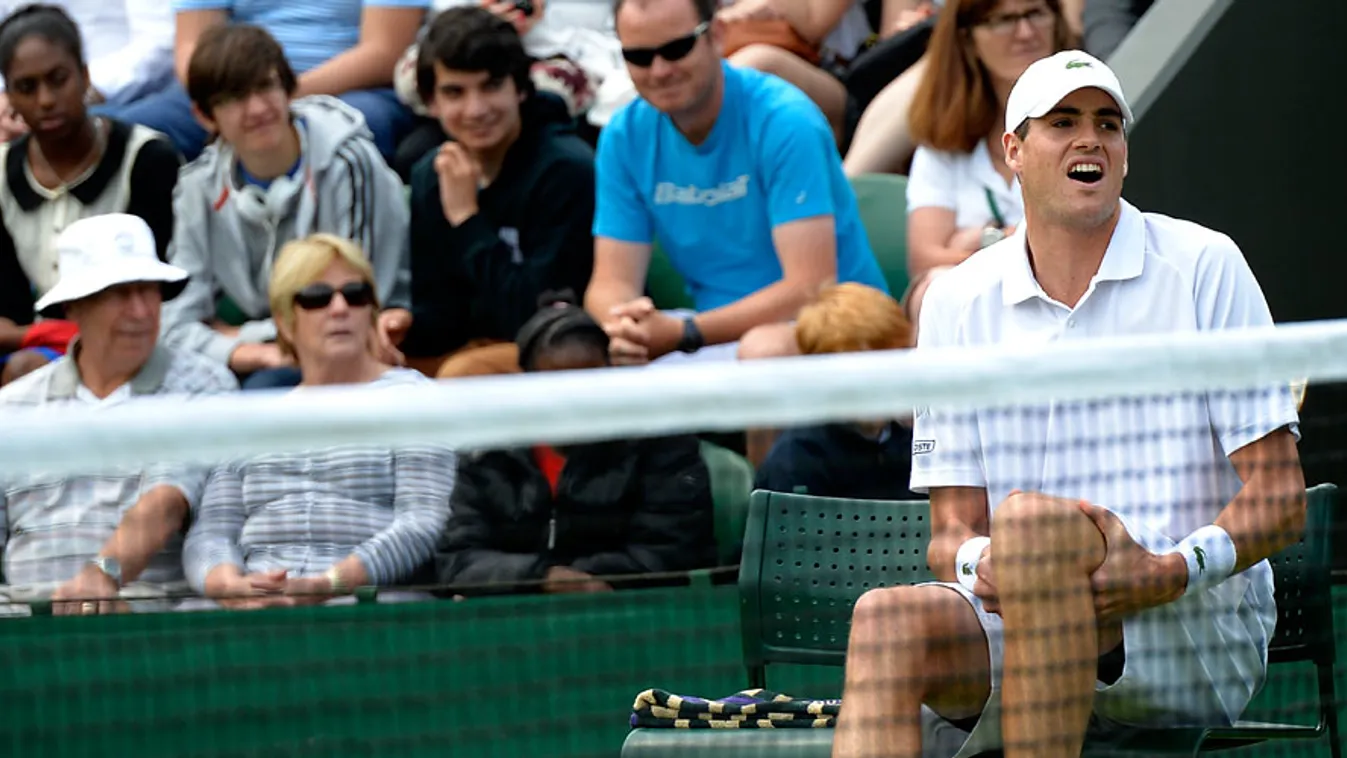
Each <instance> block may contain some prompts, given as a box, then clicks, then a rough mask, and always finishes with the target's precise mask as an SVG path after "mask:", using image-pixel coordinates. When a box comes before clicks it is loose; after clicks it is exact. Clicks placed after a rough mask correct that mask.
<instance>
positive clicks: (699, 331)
mask: <svg viewBox="0 0 1347 758" xmlns="http://www.w3.org/2000/svg"><path fill="white" fill-rule="evenodd" d="M715 10H716V3H715V0H623V1H622V2H620V3H619V5H618V7H617V11H616V26H617V34H618V37H619V39H620V40H621V42H622V53H623V57H624V58H625V59H626V63H627V70H628V71H629V73H630V74H631V78H632V81H633V83H634V84H635V86H636V89H637V92H638V93H639V94H640V98H639V99H637V100H636V101H634V102H633V103H631V104H630V105H629V106H627V107H626V108H625V109H623V110H622V111H621V112H619V113H618V114H617V115H616V116H615V117H614V118H613V120H612V121H611V122H610V123H609V125H608V126H607V127H606V128H605V129H604V131H603V133H602V134H601V135H600V138H599V150H598V159H597V165H596V173H597V178H596V182H597V198H596V212H595V218H594V236H595V247H594V273H593V277H592V279H591V281H590V285H589V288H588V289H587V291H586V293H585V307H586V308H587V309H588V310H589V311H590V312H591V313H592V314H593V315H594V316H595V317H596V318H597V319H599V321H600V323H602V324H603V325H604V327H605V329H606V330H607V331H608V332H609V334H610V335H611V336H612V342H611V352H612V358H613V362H614V363H619V364H639V363H646V362H650V361H654V360H657V359H661V358H665V357H669V356H674V355H677V354H679V353H695V354H697V356H698V357H712V356H724V357H733V356H734V355H736V354H737V356H738V357H739V358H758V357H768V356H784V355H791V354H794V353H796V352H797V350H798V348H797V347H796V345H795V338H794V328H793V326H792V325H791V321H792V320H793V319H794V318H795V314H796V312H797V311H798V310H799V309H800V308H801V307H802V306H803V305H805V304H806V303H807V302H809V301H810V300H811V299H812V298H813V297H814V296H815V295H816V294H817V293H818V292H819V290H820V288H821V287H822V286H823V285H825V284H827V283H829V282H832V281H843V282H859V283H862V284H867V285H870V286H871V287H875V288H877V289H880V290H883V291H887V286H886V284H885V281H884V278H883V276H882V274H881V273H880V269H879V266H878V264H877V263H876V262H875V259H874V254H873V253H872V252H871V250H870V245H869V242H868V240H867V238H866V233H865V229H864V228H863V227H862V226H861V222H860V215H859V212H858V210H857V206H856V199H855V197H854V195H853V194H852V191H851V186H850V184H849V183H848V182H847V179H846V177H845V176H844V175H843V173H842V166H841V161H840V159H839V157H838V155H837V148H836V147H835V144H834V140H833V134H832V130H831V129H830V127H829V126H828V122H827V120H826V119H825V118H824V116H823V114H822V113H821V112H820V111H819V110H818V107H817V106H816V105H814V103H813V102H812V101H811V100H810V99H809V98H808V97H807V96H806V95H805V94H804V93H803V92H801V91H800V90H799V89H797V88H795V87H794V86H793V85H791V84H788V83H787V82H785V81H783V80H781V79H778V78H776V77H773V76H770V75H768V74H763V73H759V72H756V71H751V70H747V69H739V68H735V67H733V66H730V65H729V64H727V63H724V62H723V61H721V59H720V55H719V46H720V42H719V40H720V35H721V27H720V24H719V22H717V21H715V20H713V19H714V13H715ZM656 240H658V241H659V245H660V247H661V249H663V250H664V251H665V253H666V254H667V255H668V257H669V259H670V261H671V262H672V264H673V267H674V268H675V269H677V271H678V273H679V274H680V275H682V277H683V279H684V280H685V281H686V282H687V284H688V289H689V294H690V295H691V296H692V299H693V301H694V303H695V305H696V313H695V314H680V313H665V312H661V311H659V310H657V309H656V308H655V307H654V305H653V304H652V303H651V301H650V299H649V298H646V297H642V292H643V290H644V286H645V277H646V273H647V269H648V266H649V262H650V257H651V248H652V244H653V243H654V242H655V241H656Z"/></svg>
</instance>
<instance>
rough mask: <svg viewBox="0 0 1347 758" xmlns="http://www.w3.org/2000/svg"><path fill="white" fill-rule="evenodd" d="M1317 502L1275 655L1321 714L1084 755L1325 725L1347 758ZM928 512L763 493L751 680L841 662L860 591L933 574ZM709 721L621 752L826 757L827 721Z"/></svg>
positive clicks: (752, 554) (1088, 749)
mask: <svg viewBox="0 0 1347 758" xmlns="http://www.w3.org/2000/svg"><path fill="white" fill-rule="evenodd" d="M1308 501H1309V505H1308V516H1307V519H1306V524H1305V536H1304V538H1303V539H1302V540H1301V541H1300V542H1299V543H1297V544H1296V545H1292V546H1291V547H1289V548H1287V549H1286V550H1284V551H1282V552H1281V553H1279V554H1278V555H1277V556H1275V557H1274V558H1273V559H1272V565H1273V569H1274V571H1275V573H1276V592H1277V611H1278V623H1277V633H1276V636H1275V637H1274V639H1273V640H1272V645H1271V647H1270V650H1269V654H1268V658H1269V663H1270V664H1280V663H1292V662H1301V661H1311V662H1313V663H1314V664H1315V666H1316V669H1317V672H1318V685H1319V723H1317V724H1315V725H1313V726H1306V725H1294V724H1270V723H1257V722H1239V723H1237V724H1235V725H1234V726H1233V727H1230V728H1219V729H1215V728H1178V729H1138V730H1133V731H1128V732H1126V733H1124V734H1122V735H1120V736H1119V737H1117V738H1115V739H1113V740H1112V741H1108V742H1104V741H1091V742H1090V743H1088V744H1087V745H1086V746H1085V751H1084V753H1083V755H1085V756H1091V757H1092V758H1093V757H1095V756H1099V757H1102V756H1110V757H1112V758H1122V757H1123V756H1136V757H1137V758H1140V757H1141V756H1154V755H1187V756H1195V755H1197V754H1199V753H1200V752H1208V751H1214V750H1222V749H1227V748H1234V747H1240V746H1245V745H1251V744H1255V743H1258V742H1264V741H1270V740H1291V739H1296V740H1311V739H1318V738H1320V737H1323V736H1325V735H1327V736H1328V737H1329V739H1330V741H1331V742H1330V749H1331V753H1332V756H1333V758H1341V740H1340V737H1339V733H1338V722H1337V712H1336V710H1335V709H1336V704H1337V696H1336V691H1335V688H1334V683H1333V663H1334V660H1335V657H1334V656H1335V650H1334V646H1333V640H1334V630H1333V609H1332V602H1331V585H1330V581H1329V578H1330V570H1331V566H1332V559H1331V543H1330V537H1331V533H1332V518H1333V511H1334V510H1335V508H1336V506H1337V487H1336V486H1334V485H1331V484H1325V485H1319V486H1317V487H1314V488H1312V489H1311V490H1309V492H1308ZM929 519H930V515H929V505H928V504H927V503H926V502H924V501H917V502H883V501H868V500H844V499H838V498H822V497H811V496H809V495H800V494H785V493H775V492H764V491H757V492H754V493H753V497H752V502H751V505H750V508H749V520H748V529H747V532H746V536H745V542H744V557H743V560H742V562H741V563H740V567H739V598H740V617H741V625H742V626H741V629H742V632H741V633H742V641H743V648H744V662H745V665H746V667H747V669H748V680H749V685H750V686H751V687H763V686H765V685H766V666H767V664H769V663H804V664H820V665H836V666H840V665H842V664H843V663H844V660H845V654H846V644H847V636H848V633H849V630H850V622H851V609H852V606H853V605H854V603H855V601H856V598H858V597H860V595H861V593H863V592H865V591H866V590H868V589H871V588H873V587H883V586H892V585H895V584H910V583H913V582H917V581H925V580H926V579H928V578H929V576H930V575H929V573H928V569H927V568H926V543H927V542H928V540H929V536H930V535H929ZM709 731H710V730H708V731H697V732H692V731H691V730H682V729H635V730H633V731H632V732H631V733H630V734H628V736H627V740H626V742H625V743H624V744H623V747H622V756H623V758H656V757H660V758H662V757H664V756H670V757H671V758H691V756H695V755H706V756H712V755H715V756H745V755H763V756H767V755H790V756H798V758H815V757H817V758H825V757H826V756H827V755H828V754H829V752H830V751H831V747H832V733H831V730H827V729H798V730H784V729H783V730H777V731H773V730H764V731H763V732H761V733H760V732H757V731H749V730H745V731H744V732H738V731H736V730H729V731H726V730H714V731H713V732H710V733H708V732H709Z"/></svg>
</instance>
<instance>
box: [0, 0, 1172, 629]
mask: <svg viewBox="0 0 1347 758" xmlns="http://www.w3.org/2000/svg"><path fill="white" fill-rule="evenodd" d="M1147 5H1149V3H1141V2H1132V3H1117V2H1106V1H1105V0H944V2H939V1H938V0H885V1H884V2H882V3H881V4H876V3H874V2H864V1H863V0H737V1H736V2H734V3H733V4H724V3H720V2H717V0H618V2H616V3H615V4H614V3H612V2H611V1H610V0H499V1H497V0H482V2H480V3H476V2H470V1H468V0H434V1H433V2H432V0H292V2H288V3H272V2H259V1H258V0H173V3H172V4H171V7H170V6H169V5H168V4H166V3H162V2H160V3H150V2H133V1H132V0H126V1H125V2H112V3H107V2H102V3H98V4H95V3H93V2H89V1H88V0H69V1H68V2H62V3H57V4H54V5H53V4H33V5H24V6H21V7H13V8H10V7H6V6H4V5H2V4H0V9H3V10H4V11H6V12H7V16H6V17H5V18H4V21H3V23H0V74H2V75H3V78H4V92H3V93H2V94H0V139H2V140H3V142H0V361H3V375H2V376H0V384H3V385H4V387H3V390H0V404H4V405H7V406H41V405H54V404H83V405H86V406H88V407H90V408H94V407H100V406H106V405H109V404H115V403H121V402H126V401H130V400H132V399H134V398H135V397H138V396H144V395H157V394H203V393H217V392H231V391H236V390H238V389H242V390H256V389H272V390H279V389H290V390H292V391H299V392H302V391H304V389H305V388H308V387H314V386H322V385H330V384H352V383H366V384H369V385H370V391H380V390H387V389H390V388H397V387H400V386H406V385H407V384H409V383H418V382H424V381H429V380H430V379H441V380H453V379H457V378H462V377H468V376H481V375H499V374H512V373H518V372H536V371H562V370H575V369H598V368H602V367H606V366H610V365H646V366H649V367H650V370H657V369H658V367H660V366H664V365H670V364H674V363H677V362H679V361H689V360H700V361H715V360H754V359H763V358H780V357H789V356H794V355H800V354H819V353H835V352H853V351H862V350H895V349H904V348H908V347H911V346H912V345H913V344H915V338H916V335H915V328H914V326H913V325H914V324H915V323H917V312H918V310H919V308H920V302H921V296H922V293H923V292H924V288H925V286H926V285H927V284H928V283H929V282H930V281H931V279H932V278H934V277H936V276H939V275H940V273H941V272H942V271H944V270H946V269H948V268H949V267H951V266H954V265H956V264H958V263H959V262H961V261H962V260H963V259H965V258H967V257H968V256H969V255H971V254H972V253H973V252H975V251H976V250H978V249H979V248H980V247H983V246H985V245H987V244H989V243H990V242H992V241H995V240H997V239H1000V238H1001V237H1002V236H1004V235H1006V234H1008V233H1010V232H1011V231H1013V229H1014V228H1015V226H1016V225H1017V224H1018V223H1020V221H1021V218H1022V214H1023V211H1022V208H1021V200H1020V192H1019V188H1018V185H1017V183H1016V180H1015V178H1014V176H1012V175H1011V173H1010V170H1009V169H1008V168H1007V167H1006V165H1005V161H1004V160H1003V158H1002V155H1001V141H1000V138H999V135H1000V129H999V127H998V126H997V124H999V123H1000V122H1001V121H1002V120H1003V113H1004V109H1005V101H1006V97H1007V95H1008V92H1009V89H1010V87H1011V85H1012V84H1013V83H1014V82H1015V80H1016V78H1017V77H1018V76H1019V75H1020V74H1021V73H1022V72H1023V71H1024V70H1025V69H1026V68H1027V67H1028V66H1029V64H1031V63H1032V62H1033V61H1035V60H1037V59H1040V58H1043V57H1046V56H1048V55H1051V54H1052V53H1054V52H1057V51H1060V50H1063V49H1067V48H1069V47H1073V46H1078V45H1079V44H1080V39H1081V34H1082V32H1083V33H1084V34H1085V42H1086V45H1087V46H1089V45H1091V44H1097V45H1099V46H1100V49H1101V50H1106V49H1111V48H1112V46H1116V44H1117V41H1118V39H1119V38H1120V36H1121V34H1120V31H1119V30H1123V31H1124V32H1125V28H1126V25H1127V24H1128V23H1134V22H1135V19H1136V18H1137V17H1138V16H1139V14H1140V13H1142V12H1144V6H1147ZM1123 6H1126V7H1125V8H1124V7H1123ZM1129 14H1130V15H1129ZM1096 39H1097V40H1098V42H1092V40H1096ZM877 71H878V72H879V73H878V76H879V79H878V81H879V83H880V84H881V85H882V86H881V87H877V88H876V89H878V92H877V94H873V97H866V98H862V99H858V98H857V96H856V92H857V91H858V90H857V89H856V88H855V87H853V86H852V77H853V76H854V77H856V81H860V78H861V77H862V76H864V77H868V80H870V81H875V80H874V77H875V76H876V72H877ZM856 86H857V87H859V86H860V85H856ZM862 100H863V101H862ZM871 172H896V173H905V174H907V175H908V176H909V177H910V178H909V182H908V185H907V188H908V189H907V193H908V198H907V213H908V214H909V241H908V243H909V244H908V259H909V260H908V264H909V274H910V276H911V280H912V286H911V287H910V288H909V290H908V291H907V292H901V291H890V285H889V283H888V282H887V281H886V280H885V277H884V275H883V273H882V272H881V269H880V267H879V265H878V264H877V262H876V257H875V254H874V251H873V250H872V248H871V241H870V239H869V237H868V236H867V231H866V229H865V227H864V226H863V225H862V222H861V218H860V214H859V210H858V205H857V200H856V197H855V195H854V193H853V190H852V185H851V179H852V178H854V177H855V176H857V175H858V174H861V173H871ZM656 255H660V256H664V257H667V259H668V261H669V262H670V263H671V264H672V266H673V268H674V269H675V270H676V272H677V273H678V275H679V276H681V278H682V279H683V281H684V282H685V283H686V287H687V294H688V296H689V298H690V300H691V303H692V305H693V307H692V308H690V309H662V308H661V307H660V304H657V303H655V302H654V301H653V300H652V299H651V297H649V296H648V295H647V294H646V283H647V277H648V275H649V273H650V270H651V266H652V261H653V260H654V259H655V256H656ZM910 443H911V420H910V419H887V420H879V421H866V422H857V423H850V424H834V425H829V426H825V427H818V428H811V429H796V430H787V431H785V433H784V434H781V433H779V431H778V430H749V431H748V434H747V443H746V446H745V447H746V452H747V454H748V457H749V458H750V459H751V460H752V461H753V462H754V463H755V464H760V465H759V467H758V482H759V484H760V486H763V487H768V488H775V489H782V490H786V491H792V490H799V489H801V488H804V489H807V490H808V491H809V492H811V493H815V494H828V495H839V496H856V497H883V498H909V497H915V496H914V495H913V494H912V493H911V492H910V491H909V490H908V472H909V471H910ZM699 444H700V442H699V440H698V439H696V438H694V437H674V438H658V439H647V440H619V441H612V442H610V443H604V444H596V445H586V446H578V447H562V448H552V447H547V446H541V445H540V446H538V447H535V448H532V449H524V450H508V451H491V452H485V453H473V454H465V455H462V456H456V455H455V453H454V452H452V451H449V450H444V449H437V448H433V447H424V448H423V447H409V448H398V449H385V448H377V447H355V448H346V447H343V448H334V449H331V450H314V451H310V452H308V453H306V454H303V455H276V456H264V457H258V458H254V459H249V460H243V461H234V462H230V463H227V464H223V465H221V466H219V467H217V468H215V469H213V470H202V469H193V468H172V467H168V468H165V470H163V471H158V470H155V471H146V472H138V473H135V474H126V475H118V476H113V475H103V476H88V477H50V476H46V475H43V474H41V473H40V472H35V473H33V474H31V475H29V476H27V477H25V478H22V479H21V480H12V481H6V482H4V483H3V490H2V492H0V523H3V525H4V527H5V528H4V531H3V533H0V541H2V542H0V548H3V574H4V585H3V588H4V590H5V591H7V593H8V594H7V598H0V601H3V600H4V599H8V600H9V601H12V602H13V603H22V602H24V601H25V600H28V599H32V598H41V597H52V598H55V599H56V600H58V601H62V603H61V605H60V607H61V608H62V609H63V610H64V611H68V612H76V613H81V612H82V613H98V612H109V611H113V610H120V609H124V608H125V607H126V606H125V603H133V604H137V605H136V607H137V608H142V607H143V608H146V609H157V608H162V607H165V604H166V603H167V604H171V603H170V601H168V600H166V599H165V598H167V597H170V596H176V595H177V594H181V593H183V592H186V591H188V590H190V591H192V592H194V593H196V594H197V595H199V596H200V598H198V602H197V603H196V604H195V606H193V607H217V604H218V606H224V607H232V608H255V607H266V606H269V605H277V604H297V603H305V602H330V601H332V599H333V598H334V597H335V596H340V595H344V594H346V593H347V591H348V590H350V589H351V588H353V587H357V586H362V585H370V584H373V585H380V586H397V585H412V584H417V583H423V584H424V583H433V582H435V581H438V582H440V583H443V584H458V585H465V586H466V585H480V586H481V587H482V589H480V591H481V592H490V591H492V589H491V586H492V585H502V584H509V583H516V582H521V581H523V582H534V583H536V585H537V586H538V587H540V588H541V589H542V590H544V591H576V590H579V591H598V590H607V589H612V588H613V587H612V585H611V584H609V583H607V582H605V581H603V580H601V579H598V578H596V577H599V576H604V575H614V574H629V575H634V574H643V573H658V572H668V571H679V570H686V569H692V568H697V567H704V566H709V565H712V564H713V563H714V562H715V560H716V556H715V548H714V544H713V541H714V536H713V528H712V523H713V514H712V507H711V494H710V492H711V489H710V484H709V480H708V472H707V468H706V465H705V463H704V462H703V461H702V459H701V457H700V456H699V453H698V450H699ZM637 584H639V582H637ZM622 586H625V585H622ZM389 597H398V596H389ZM406 597H416V595H414V594H408V595H406ZM406 597H404V599H406ZM68 598H95V601H94V602H91V603H90V602H83V601H81V602H75V603H70V604H67V603H65V602H64V600H65V599H68ZM188 605H191V604H188Z"/></svg>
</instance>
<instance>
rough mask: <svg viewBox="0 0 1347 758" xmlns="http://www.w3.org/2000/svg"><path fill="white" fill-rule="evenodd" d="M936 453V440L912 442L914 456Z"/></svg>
mask: <svg viewBox="0 0 1347 758" xmlns="http://www.w3.org/2000/svg"><path fill="white" fill-rule="evenodd" d="M934 451H935V440H912V454H913V455H925V454H926V453H930V452H934Z"/></svg>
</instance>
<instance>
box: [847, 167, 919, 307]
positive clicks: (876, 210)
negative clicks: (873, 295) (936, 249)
mask: <svg viewBox="0 0 1347 758" xmlns="http://www.w3.org/2000/svg"><path fill="white" fill-rule="evenodd" d="M851 189H852V191H853V192H855V193H856V204H857V206H859V209H860V214H861V224H863V225H864V226H865V233H866V235H867V236H868V237H869V238H870V248H871V249H872V250H874V252H875V260H876V261H878V262H879V270H880V271H881V272H883V274H884V280H885V281H886V282H888V284H889V292H890V293H891V294H892V295H893V296H894V297H895V298H900V297H902V296H903V293H904V292H906V291H907V177H905V176H898V175H897V174H862V175H861V176H857V177H853V178H852V179H851Z"/></svg>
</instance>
